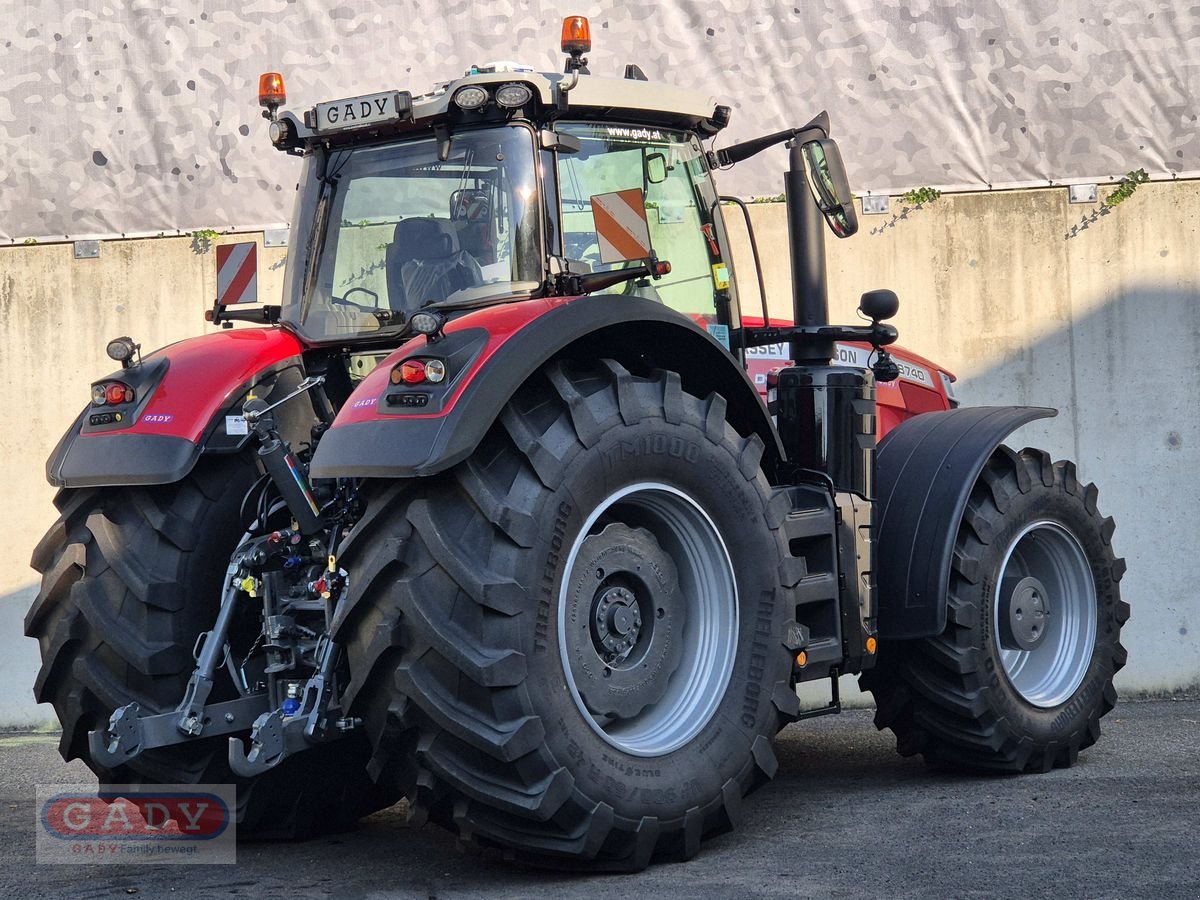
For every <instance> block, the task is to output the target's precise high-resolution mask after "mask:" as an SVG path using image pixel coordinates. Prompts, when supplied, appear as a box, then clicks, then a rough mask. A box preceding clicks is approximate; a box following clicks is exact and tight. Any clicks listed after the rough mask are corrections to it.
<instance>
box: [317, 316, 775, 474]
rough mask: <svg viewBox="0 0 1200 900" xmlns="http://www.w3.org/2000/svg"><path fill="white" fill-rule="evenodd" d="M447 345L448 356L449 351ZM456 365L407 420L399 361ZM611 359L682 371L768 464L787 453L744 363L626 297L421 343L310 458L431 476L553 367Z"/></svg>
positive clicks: (361, 470) (470, 325)
mask: <svg viewBox="0 0 1200 900" xmlns="http://www.w3.org/2000/svg"><path fill="white" fill-rule="evenodd" d="M441 348H446V349H445V350H443V349H441ZM443 352H445V353H448V354H449V355H450V356H452V357H454V358H455V360H457V361H455V360H451V359H448V360H447V365H448V369H450V370H451V371H450V374H449V375H448V376H447V384H446V386H445V387H444V388H443V389H441V390H440V391H438V392H433V393H432V394H431V395H430V396H429V398H428V400H427V404H428V405H427V407H426V408H427V409H428V410H429V412H409V411H408V410H407V409H406V408H404V407H402V406H400V405H399V404H398V402H396V401H397V400H398V398H399V397H400V395H401V394H402V393H403V392H404V388H402V387H394V386H392V385H391V384H390V382H389V375H390V373H391V370H392V369H393V368H394V367H395V366H396V365H397V364H398V363H400V362H401V361H402V360H404V359H407V358H413V357H428V356H431V355H433V356H438V355H441V354H442V353H443ZM570 355H578V357H579V358H581V359H599V358H602V357H605V356H608V357H612V358H615V359H618V360H621V361H623V362H625V363H626V365H630V366H632V365H634V364H635V363H637V362H639V361H643V362H642V364H645V362H644V361H648V362H649V363H650V364H653V365H656V366H658V367H660V368H665V369H671V370H673V371H679V372H680V376H681V379H682V381H683V386H684V388H685V389H687V390H691V391H693V392H694V393H698V394H699V395H700V396H704V395H705V394H706V393H707V392H708V391H713V390H715V391H718V392H719V393H721V394H722V395H723V396H724V397H725V399H726V402H727V404H728V408H729V418H730V421H731V422H733V423H734V425H735V427H737V428H739V430H741V431H742V433H744V434H749V433H752V432H755V433H758V434H759V435H760V436H761V437H762V438H763V441H764V444H765V446H766V448H767V456H768V457H772V456H773V457H774V458H778V457H779V456H780V455H781V451H780V450H779V447H778V439H777V438H776V437H775V435H774V431H773V429H772V428H771V425H770V420H769V418H768V416H767V412H766V408H765V407H764V406H763V404H762V401H761V400H760V399H759V398H758V395H757V393H756V391H755V389H754V385H753V384H752V383H751V382H750V381H749V380H748V379H747V377H746V374H745V372H743V371H742V370H741V368H740V367H739V366H738V364H737V363H736V361H735V360H734V359H733V357H732V356H730V355H729V354H728V353H727V352H726V351H725V350H724V348H723V347H722V346H721V345H720V344H719V343H717V341H715V340H714V339H713V338H712V337H711V336H710V335H709V334H708V333H707V332H706V331H704V330H703V329H702V328H700V327H699V326H698V325H697V324H696V323H695V322H693V321H692V320H690V319H689V318H687V317H686V316H683V315H682V314H680V313H678V312H675V311H674V310H672V309H670V308H669V307H666V306H664V305H662V304H661V303H655V302H653V301H650V300H645V299H642V298H638V297H627V296H610V295H600V296H595V295H593V296H588V297H581V298H541V299H534V300H526V301H522V302H519V303H510V304H505V305H503V306H495V307H489V308H486V309H482V310H479V311H477V312H474V313H471V314H469V315H465V316H462V317H461V318H458V319H455V320H454V321H453V322H451V323H450V324H449V325H447V326H446V337H445V338H443V340H442V341H441V342H438V343H435V344H432V345H431V344H428V343H427V342H426V341H425V339H424V338H417V339H415V340H413V341H410V342H409V343H407V344H405V345H404V346H403V347H402V348H400V349H399V350H397V351H396V352H395V353H393V354H392V355H391V356H389V357H388V358H387V359H386V360H384V362H383V363H381V364H380V365H379V366H378V367H377V368H376V369H375V370H374V371H373V372H372V373H371V374H370V375H368V376H367V377H366V378H365V379H364V380H363V382H362V384H360V385H359V386H358V388H357V389H356V390H355V392H354V394H353V395H352V396H351V397H350V399H349V401H348V402H347V403H346V404H345V406H343V407H342V410H341V411H340V412H339V414H338V417H337V419H336V420H335V421H334V423H333V427H332V428H330V429H329V431H328V432H326V434H325V435H324V436H323V437H322V438H321V443H320V444H319V445H318V446H317V451H316V453H315V454H314V456H313V461H312V469H311V472H312V475H313V477H315V478H335V477H354V478H364V477H371V478H401V477H408V476H414V475H417V476H421V475H433V474H436V473H437V472H441V471H444V470H445V469H448V468H450V467H451V466H453V465H455V464H456V463H458V462H461V461H462V460H464V459H466V458H467V457H468V456H469V455H470V454H471V452H472V451H473V450H474V449H475V447H476V446H478V444H479V442H480V441H481V440H482V439H483V437H484V435H485V434H486V433H487V430H488V429H489V428H490V427H491V425H492V423H493V422H494V421H495V420H496V417H497V416H498V415H499V414H500V411H501V410H502V409H503V408H504V405H505V404H506V403H507V402H508V400H509V398H510V397H512V396H513V395H514V394H515V393H516V392H517V390H518V389H519V388H520V387H521V385H522V384H524V383H525V381H526V380H527V379H528V378H529V377H530V376H531V375H533V374H534V373H535V372H536V371H538V369H539V368H541V367H542V366H543V365H545V364H546V363H547V362H548V361H550V360H552V359H554V358H556V357H561V356H570Z"/></svg>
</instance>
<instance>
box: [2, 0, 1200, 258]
mask: <svg viewBox="0 0 1200 900" xmlns="http://www.w3.org/2000/svg"><path fill="white" fill-rule="evenodd" d="M793 2H795V3H796V4H797V5H795V6H793V5H792V4H791V3H765V2H752V0H665V2H656V3H643V4H632V3H624V2H619V0H592V2H590V3H584V4H574V3H572V4H570V5H569V6H570V8H566V6H563V7H559V6H558V5H556V4H552V3H547V2H512V0H491V2H464V0H458V2H456V0H417V2H397V0H346V2H340V3H339V2H337V0H331V2H329V3H315V2H303V0H302V2H295V0H236V2H235V0H205V2H199V3H187V2H178V3H172V2H170V0H166V2H163V0H152V2H147V0H128V2H127V0H120V2H119V0H88V2H87V3H84V4H81V3H79V2H78V0H29V2H20V0H18V2H12V0H9V2H8V3H7V4H4V5H3V6H0V9H3V12H4V15H3V17H2V18H0V21H3V22H4V23H5V28H4V33H3V34H2V35H0V76H2V83H3V89H2V90H0V151H2V152H0V238H2V239H5V240H14V239H15V240H19V239H21V238H24V237H26V236H34V237H38V238H46V237H57V238H63V237H67V236H70V237H79V236H85V235H93V236H94V235H112V234H121V233H151V234H153V233H157V232H159V231H167V232H174V231H175V230H183V231H190V230H194V229H199V228H206V227H215V228H222V229H224V228H230V227H239V228H248V227H253V226H261V225H267V224H272V223H282V222H285V221H286V220H287V219H288V217H289V215H290V203H291V196H292V190H293V186H294V183H295V178H296V173H297V171H298V163H297V162H296V161H295V160H294V159H292V158H287V157H283V156H281V155H280V154H278V153H277V152H275V151H274V150H273V149H271V147H270V145H269V143H268V142H267V139H266V134H265V130H266V129H265V125H264V123H263V121H262V119H261V118H259V111H258V109H257V107H256V105H255V91H256V88H257V79H258V75H259V73H260V72H262V71H264V70H270V69H277V70H280V71H282V72H284V74H285V76H286V78H287V85H288V95H289V101H290V103H289V105H290V106H293V107H300V106H306V105H311V104H313V103H316V102H317V101H319V100H327V99H334V98H337V97H344V96H349V95H353V94H357V93H366V92H371V91H376V90H380V89H385V88H412V89H416V90H424V89H427V88H428V87H429V86H430V85H431V84H432V83H433V82H434V81H438V80H443V81H444V80H448V79H449V78H452V77H455V76H456V75H458V74H460V73H461V72H462V71H463V70H464V69H465V68H466V67H467V66H469V65H470V64H471V63H474V62H483V61H486V60H491V59H495V58H501V59H515V60H520V61H524V62H528V63H531V64H533V65H534V66H536V67H539V68H548V69H554V70H557V69H559V68H560V66H561V57H560V55H559V53H558V52H557V44H558V32H559V23H560V21H561V16H562V15H563V14H564V13H575V12H585V13H587V14H588V15H589V16H590V17H591V20H592V30H593V38H594V45H595V49H594V51H593V52H592V53H591V54H590V59H591V63H592V71H593V72H596V73H611V74H614V75H615V74H619V73H620V72H621V71H622V68H623V65H624V64H625V63H626V62H636V63H638V64H639V65H640V66H641V67H642V68H643V69H644V70H645V71H646V72H647V74H649V75H650V77H651V78H652V79H661V80H665V81H670V82H674V83H676V84H680V85H684V86H690V87H696V88H700V89H703V90H707V91H708V92H710V93H712V94H713V96H714V97H716V98H719V99H720V100H721V101H722V102H726V103H729V104H730V105H731V106H733V108H734V116H733V123H732V126H731V128H730V129H729V130H728V131H727V132H726V133H725V134H723V135H721V136H720V138H719V141H720V142H721V143H730V142H732V141H734V140H737V139H741V138H747V137H751V136H753V135H755V134H760V133H764V132H768V131H773V130H776V129H779V128H782V127H784V126H785V125H789V124H800V123H801V122H803V121H805V120H806V119H807V118H808V117H810V116H811V115H812V114H813V113H815V112H817V111H819V110H820V109H822V108H828V109H829V111H830V114H831V116H832V120H833V124H834V133H835V136H836V137H838V138H839V140H840V143H841V145H842V148H843V153H844V155H845V157H846V162H847V166H848V168H849V170H850V172H851V179H852V182H853V184H854V186H855V188H856V189H857V190H860V191H862V190H867V189H870V190H874V191H881V190H887V191H893V192H896V191H901V190H904V189H906V188H909V187H917V186H925V185H928V186H933V187H941V188H944V189H945V188H949V189H980V188H987V187H988V186H989V185H991V186H993V187H1011V186H1021V185H1045V184H1047V183H1048V182H1051V181H1054V182H1060V181H1066V180H1101V181H1108V180H1109V179H1110V178H1112V177H1120V176H1121V175H1123V174H1124V173H1125V172H1127V171H1129V170H1131V169H1135V168H1138V167H1142V168H1145V169H1146V171H1147V172H1149V173H1150V175H1151V177H1154V178H1169V177H1174V176H1185V175H1195V174H1197V173H1198V172H1200V138H1198V137H1197V135H1196V116H1197V102H1196V97H1197V96H1198V95H1200V77H1198V71H1200V13H1198V12H1197V9H1196V7H1194V6H1193V5H1192V2H1191V0H1186V2H1185V0H1163V2H1147V0H1110V2H1109V3H1107V4H1103V5H1098V4H1095V3H1092V2H1085V0H1022V2H1020V3H1008V2H1003V3H1002V2H995V0H844V2H835V0H805V2H804V3H803V4H800V3H799V2H798V0H793ZM80 7H85V8H80ZM771 152H772V154H775V155H774V156H772V158H771V161H770V164H769V165H756V166H742V167H740V168H738V169H734V170H733V171H731V172H729V173H726V174H725V175H723V177H722V188H723V189H724V190H726V191H730V192H735V193H740V194H743V195H745V194H774V193H777V192H778V191H779V190H781V186H780V185H781V181H780V178H779V176H778V172H779V171H780V170H781V169H782V167H783V156H782V151H780V150H775V151H771Z"/></svg>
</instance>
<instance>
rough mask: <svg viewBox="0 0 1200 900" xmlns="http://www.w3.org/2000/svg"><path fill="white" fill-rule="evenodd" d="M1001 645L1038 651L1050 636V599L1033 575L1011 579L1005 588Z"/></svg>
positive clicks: (1009, 648)
mask: <svg viewBox="0 0 1200 900" xmlns="http://www.w3.org/2000/svg"><path fill="white" fill-rule="evenodd" d="M1000 606H1001V609H1000V617H999V618H1000V644H1001V646H1003V647H1004V648H1005V649H1008V650H1035V649H1037V648H1038V647H1039V646H1041V644H1042V642H1043V641H1044V640H1045V639H1046V631H1047V628H1048V626H1049V624H1050V599H1049V596H1048V594H1047V591H1046V587H1045V585H1043V584H1042V582H1041V581H1039V580H1038V579H1037V578H1034V577H1033V576H1032V575H1030V576H1026V577H1025V578H1021V579H1008V580H1006V582H1005V584H1004V585H1003V587H1002V588H1001V603H1000Z"/></svg>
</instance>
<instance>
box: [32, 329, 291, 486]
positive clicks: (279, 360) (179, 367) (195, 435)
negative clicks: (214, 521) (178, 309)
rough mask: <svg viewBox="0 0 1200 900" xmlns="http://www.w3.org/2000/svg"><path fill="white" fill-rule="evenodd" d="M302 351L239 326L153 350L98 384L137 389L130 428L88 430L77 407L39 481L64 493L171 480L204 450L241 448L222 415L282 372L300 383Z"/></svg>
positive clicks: (281, 334)
mask: <svg viewBox="0 0 1200 900" xmlns="http://www.w3.org/2000/svg"><path fill="white" fill-rule="evenodd" d="M303 349H304V346H303V344H301V342H300V340H299V339H298V338H297V337H296V336H295V335H293V334H291V333H290V332H288V331H285V330H283V329H281V328H244V329H231V330H223V331H219V332H216V333H213V334H206V335H203V336H200V337H195V338H190V339H188V340H185V341H180V342H179V343H177V344H171V345H170V346H167V347H164V348H162V349H161V350H156V351H155V352H154V353H151V354H149V355H148V356H147V357H146V358H145V360H144V361H143V363H142V365H141V366H139V367H135V368H134V369H128V370H118V371H116V372H113V373H112V374H111V375H109V376H108V377H107V378H105V379H100V380H102V381H107V380H113V381H125V382H131V381H132V382H134V383H135V384H136V385H137V387H136V389H137V390H138V399H137V403H136V406H135V407H134V409H133V410H132V411H131V414H130V416H129V422H130V424H129V425H128V426H125V427H116V428H114V427H113V426H111V425H109V426H104V427H101V428H95V427H93V426H91V425H90V424H89V416H90V414H92V413H95V412H96V408H95V407H91V406H89V407H87V408H85V409H84V410H83V412H82V413H80V415H79V417H78V418H77V419H76V420H75V422H74V423H73V424H72V425H71V427H70V428H68V429H67V432H66V434H64V435H63V437H62V439H61V440H60V441H59V442H58V445H57V446H56V447H55V448H54V451H53V452H52V453H51V454H50V459H49V460H47V462H46V479H47V480H48V481H49V482H50V483H51V484H52V485H54V486H55V487H72V488H74V487H97V486H110V485H125V484H168V483H170V482H173V481H178V480H179V479H180V478H183V477H184V476H185V475H187V473H188V472H190V471H191V469H192V467H193V466H194V465H195V464H196V460H197V459H199V458H200V455H201V454H202V453H204V452H205V451H208V452H234V451H236V450H238V449H240V448H241V447H242V446H243V445H244V443H245V442H246V440H247V439H248V438H247V437H245V436H244V435H240V434H237V433H236V431H235V433H234V434H228V433H226V431H225V427H224V426H225V418H224V417H225V414H226V413H230V412H234V411H236V410H235V409H234V406H236V404H237V403H238V402H239V401H240V400H241V399H242V397H243V396H244V395H245V394H246V392H247V391H248V390H250V389H251V388H253V387H255V386H259V385H263V384H264V382H270V383H271V385H272V386H275V385H276V384H277V383H280V382H281V381H282V380H287V381H291V380H293V379H290V378H286V379H281V376H282V375H283V373H285V372H287V371H289V370H294V371H295V372H296V373H297V374H298V375H299V377H303V375H302V374H301V373H302V369H303V366H302V362H301V358H300V353H301V351H302V350H303ZM295 380H297V381H298V380H299V378H297V379H295Z"/></svg>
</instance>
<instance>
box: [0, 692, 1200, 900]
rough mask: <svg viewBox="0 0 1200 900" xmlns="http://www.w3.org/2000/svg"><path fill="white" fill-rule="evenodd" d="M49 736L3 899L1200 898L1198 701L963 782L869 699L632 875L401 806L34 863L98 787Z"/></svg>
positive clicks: (6, 754) (785, 740)
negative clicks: (171, 859)
mask: <svg viewBox="0 0 1200 900" xmlns="http://www.w3.org/2000/svg"><path fill="white" fill-rule="evenodd" d="M54 741H55V737H54V736H53V735H0V823H2V827H0V897H3V898H25V897H56V898H57V897H67V898H101V897H104V898H107V897H129V896H138V897H253V898H256V900H257V898H263V900H266V898H271V900H274V898H308V897H327V896H334V897H339V898H340V897H405V898H407V897H421V898H431V897H486V898H489V900H500V898H508V897H512V898H527V897H556V898H558V897H605V898H630V900H632V898H641V897H688V898H690V900H697V898H708V897H712V898H722V900H724V898H737V897H764V896H783V897H888V898H900V897H953V898H959V897H1004V898H1018V897H1053V898H1086V900H1093V898H1107V897H1114V898H1115V897H1121V898H1130V897H1152V898H1166V897H1182V898H1197V897H1200V809H1198V807H1200V761H1198V754H1197V750H1198V749H1200V701H1197V700H1177V701H1145V702H1123V703H1121V704H1120V705H1118V707H1117V709H1116V710H1115V711H1114V712H1112V713H1111V714H1110V715H1109V716H1108V717H1107V718H1106V719H1105V720H1104V734H1103V736H1102V737H1101V739H1100V742H1099V743H1098V744H1097V745H1096V746H1094V747H1092V748H1091V749H1090V750H1088V751H1086V752H1085V753H1084V754H1082V755H1081V757H1080V761H1079V763H1078V765H1076V766H1075V767H1074V768H1071V769H1066V770H1057V771H1054V772H1050V773H1048V774H1045V775H1026V776H1017V777H969V776H962V775H951V774H944V773H940V772H937V771H935V770H932V769H930V768H928V767H926V766H925V765H924V764H923V763H922V762H920V761H919V760H914V759H902V758H900V757H899V756H897V755H896V753H895V750H894V749H893V744H892V739H891V736H890V734H887V733H882V734H881V733H879V732H876V731H875V729H874V727H873V726H872V724H871V713H870V712H869V711H867V710H850V711H847V712H845V713H843V714H842V715H840V716H831V717H827V718H823V719H816V720H811V721H808V722H802V723H798V724H796V725H792V726H790V727H789V728H787V729H786V730H785V731H784V732H782V733H781V735H780V737H779V742H778V754H779V759H780V769H779V774H778V775H777V776H776V778H775V781H774V782H772V783H771V784H769V785H767V786H766V787H764V788H762V789H761V790H760V791H759V792H758V793H757V794H755V795H754V796H753V798H752V799H751V800H750V801H749V802H747V804H746V809H745V816H744V820H743V823H742V826H741V828H740V829H739V830H738V831H736V832H734V833H733V834H729V835H724V836H721V837H718V838H716V839H713V840H711V841H708V842H706V844H705V845H704V847H703V848H702V849H701V852H700V854H699V855H698V856H697V857H696V858H695V859H693V860H691V861H689V862H686V863H668V864H658V865H655V866H653V867H651V868H650V869H648V870H647V871H645V872H643V873H640V874H635V875H615V876H595V875H578V874H574V875H573V874H569V873H568V874H562V873H549V872H542V871H535V870H529V869H523V868H518V867H514V866H511V865H508V864H505V863H503V862H499V861H493V860H490V859H485V858H482V857H480V856H478V855H474V854H470V853H466V854H464V853H462V852H460V851H459V850H457V849H456V846H455V841H454V840H453V838H451V837H450V836H449V835H448V834H446V833H444V832H442V831H441V830H439V829H437V828H435V827H434V826H424V827H413V826H410V825H407V824H406V823H405V815H404V808H403V804H401V805H399V806H396V807H393V808H392V809H390V810H386V811H384V812H381V813H377V814H376V815H374V816H372V817H370V818H369V819H366V820H365V821H364V822H363V824H362V826H361V828H360V829H359V830H358V831H357V832H351V833H348V834H343V835H340V836H337V837H333V838H324V839H320V840H315V841H310V842H306V843H291V844H246V843H243V844H242V845H240V846H239V848H238V857H237V864H236V866H196V865H175V866H165V865H136V866H129V865H119V866H118V865H109V866H86V867H85V866H61V865H60V866H49V865H37V864H35V861H34V828H35V821H34V799H33V796H34V785H35V784H38V783H52V782H71V783H75V782H79V783H86V782H88V781H89V777H88V775H89V773H88V772H87V770H86V769H85V768H84V767H83V765H82V764H80V763H79V762H74V763H71V764H69V765H68V764H64V763H63V762H62V761H61V760H60V759H59V756H58V753H57V750H56V748H55V743H54Z"/></svg>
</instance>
